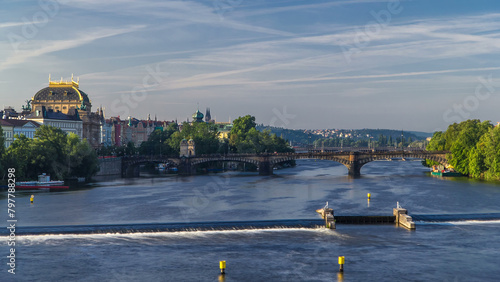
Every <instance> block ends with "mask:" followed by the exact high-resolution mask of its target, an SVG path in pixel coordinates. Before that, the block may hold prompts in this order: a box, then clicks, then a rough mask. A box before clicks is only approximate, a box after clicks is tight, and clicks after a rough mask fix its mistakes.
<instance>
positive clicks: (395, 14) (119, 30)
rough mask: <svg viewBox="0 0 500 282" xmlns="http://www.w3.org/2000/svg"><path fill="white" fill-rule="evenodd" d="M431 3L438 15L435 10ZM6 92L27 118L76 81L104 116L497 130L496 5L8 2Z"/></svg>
mask: <svg viewBox="0 0 500 282" xmlns="http://www.w3.org/2000/svg"><path fill="white" fill-rule="evenodd" d="M436 2H437V3H436ZM2 3H3V9H2V11H1V12H0V34H1V36H2V37H1V38H2V40H1V41H0V46H1V47H0V52H1V56H0V75H1V78H0V82H1V83H0V87H1V92H0V93H1V94H0V95H1V98H2V104H3V105H4V106H13V107H15V108H16V109H20V108H21V105H22V104H24V101H25V100H26V99H29V98H31V97H32V96H33V95H34V94H35V93H36V92H37V91H38V90H39V89H41V88H43V87H46V86H47V85H48V76H49V74H50V75H51V77H52V79H53V80H59V79H60V78H61V77H63V79H64V80H68V79H70V78H71V74H74V75H75V79H76V77H79V79H80V88H81V89H82V90H83V91H85V92H86V93H88V94H89V96H90V98H91V100H92V103H93V107H94V108H93V109H96V107H97V106H99V105H103V106H104V107H105V109H106V115H107V116H108V117H109V116H117V115H120V116H121V117H127V116H129V115H131V116H133V117H137V118H146V117H147V115H148V114H151V116H154V115H155V114H156V115H157V116H158V118H160V119H164V120H174V119H178V120H179V121H182V120H186V119H187V118H188V117H190V116H191V114H192V113H193V112H194V111H195V110H196V109H197V107H198V106H197V105H198V104H199V108H200V110H201V111H202V112H204V110H205V108H206V107H210V108H211V112H212V117H215V118H216V119H217V121H227V120H229V119H234V118H236V117H238V116H242V115H246V114H251V115H254V116H256V119H257V122H258V123H264V124H271V125H275V126H282V127H287V128H392V129H406V130H419V131H428V132H430V131H434V130H443V129H446V127H447V126H448V124H450V123H453V122H459V121H461V120H466V119H468V118H479V119H482V120H491V121H493V122H496V121H500V113H499V111H498V110H497V108H498V106H497V105H500V57H499V53H500V52H499V51H500V25H499V24H498V22H499V21H500V9H499V8H500V7H499V6H500V4H499V3H498V1H448V0H444V1H418V0H413V1H376V0H352V1H348V0H344V1H294V0H282V1H260V0H257V1H249V0H205V1H189V0H185V1H163V0H142V1H133V0H108V1H100V0H58V1H55V0H43V1H3V2H2Z"/></svg>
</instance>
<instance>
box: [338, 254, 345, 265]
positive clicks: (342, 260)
mask: <svg viewBox="0 0 500 282" xmlns="http://www.w3.org/2000/svg"><path fill="white" fill-rule="evenodd" d="M344 263H345V257H344V256H342V257H339V264H344Z"/></svg>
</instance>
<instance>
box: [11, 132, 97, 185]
mask: <svg viewBox="0 0 500 282" xmlns="http://www.w3.org/2000/svg"><path fill="white" fill-rule="evenodd" d="M7 161H8V163H9V167H15V168H16V176H17V177H18V178H21V179H36V178H37V176H38V175H39V174H41V173H48V174H50V175H51V176H52V179H60V180H62V179H64V178H67V177H73V176H81V177H83V176H85V177H87V178H90V177H91V176H92V175H94V174H95V173H96V172H97V170H98V160H97V154H96V153H95V151H94V149H92V147H91V146H90V145H89V144H88V142H87V140H85V139H84V140H80V139H79V138H78V136H77V135H75V134H69V136H68V134H66V133H65V132H63V131H62V130H61V129H59V128H55V127H51V126H46V125H42V126H41V127H40V128H39V129H38V130H37V131H36V132H35V138H34V139H29V138H27V137H26V136H24V135H20V136H18V135H16V136H15V140H14V142H13V143H12V145H11V146H10V147H9V148H8V150H7Z"/></svg>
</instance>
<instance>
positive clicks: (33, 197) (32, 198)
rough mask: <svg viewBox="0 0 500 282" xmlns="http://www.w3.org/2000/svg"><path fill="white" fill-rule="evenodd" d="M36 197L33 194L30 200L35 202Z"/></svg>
mask: <svg viewBox="0 0 500 282" xmlns="http://www.w3.org/2000/svg"><path fill="white" fill-rule="evenodd" d="M34 199H35V195H31V198H30V202H31V203H32V204H33V200H34Z"/></svg>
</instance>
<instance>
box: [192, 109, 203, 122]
mask: <svg viewBox="0 0 500 282" xmlns="http://www.w3.org/2000/svg"><path fill="white" fill-rule="evenodd" d="M193 121H197V122H201V121H203V114H202V113H201V112H200V110H197V111H196V112H195V113H194V114H193Z"/></svg>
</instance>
